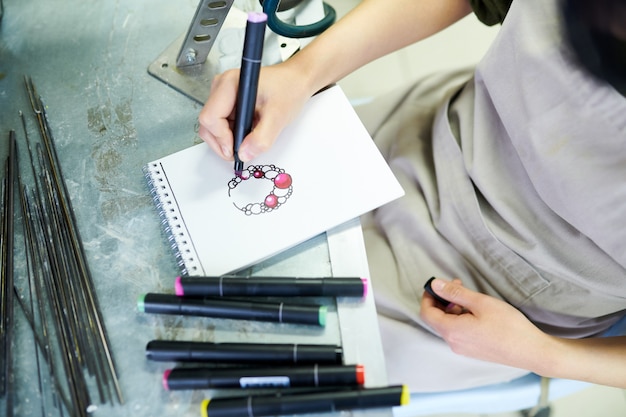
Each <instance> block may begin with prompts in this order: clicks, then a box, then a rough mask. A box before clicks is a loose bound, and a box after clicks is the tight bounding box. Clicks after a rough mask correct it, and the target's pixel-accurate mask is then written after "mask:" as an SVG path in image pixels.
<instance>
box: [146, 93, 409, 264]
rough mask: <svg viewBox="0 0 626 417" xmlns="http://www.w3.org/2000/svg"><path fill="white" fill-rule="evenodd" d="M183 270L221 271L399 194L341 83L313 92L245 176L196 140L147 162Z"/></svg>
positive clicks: (250, 261) (252, 260)
mask: <svg viewBox="0 0 626 417" xmlns="http://www.w3.org/2000/svg"><path fill="white" fill-rule="evenodd" d="M145 171H146V176H147V178H148V180H149V181H150V183H151V184H152V192H153V195H154V198H155V201H156V202H157V204H158V206H159V208H160V210H161V215H162V216H163V217H164V224H166V227H167V229H168V232H169V234H170V239H172V241H173V242H175V246H176V249H177V250H178V254H177V256H178V257H179V263H180V264H181V268H182V272H183V274H185V275H224V274H227V273H230V272H234V271H237V270H239V269H242V268H244V267H247V266H250V265H253V264H255V263H257V262H260V261H262V260H264V259H266V258H268V257H270V256H272V255H275V254H277V253H279V252H281V251H283V250H286V249H288V248H291V247H293V246H295V245H297V244H299V243H301V242H304V241H305V240H307V239H309V238H312V237H314V236H316V235H318V234H320V233H323V232H325V231H326V230H328V229H331V228H333V227H335V226H338V225H340V224H342V223H344V222H346V221H348V220H351V219H353V218H355V217H358V216H360V215H361V214H364V213H365V212H368V211H370V210H373V209H375V208H377V207H379V206H381V205H383V204H385V203H387V202H389V201H392V200H394V199H396V198H398V197H400V196H402V195H403V194H404V191H403V190H402V188H401V186H400V184H399V183H398V181H397V180H396V179H395V177H394V176H393V174H392V173H391V170H390V169H389V167H388V165H387V163H386V162H385V160H384V159H383V157H382V155H381V154H380V152H379V151H378V148H376V146H375V144H374V142H373V141H372V139H371V137H370V136H369V134H368V133H367V131H366V129H365V127H364V126H363V124H362V123H361V121H360V120H359V118H358V117H357V115H356V113H355V112H354V110H353V108H352V106H351V104H350V102H349V101H348V99H347V98H346V96H345V95H344V93H343V91H342V90H341V88H340V87H338V86H335V87H332V88H330V89H328V90H326V91H324V92H322V93H320V94H318V95H316V96H314V97H312V98H311V99H310V100H309V102H308V103H307V105H306V106H305V108H304V109H303V111H302V113H301V115H300V116H299V117H298V118H297V119H296V120H294V121H293V122H292V123H291V124H290V125H289V126H287V127H286V128H285V130H284V131H283V132H282V133H281V134H280V136H279V137H278V138H277V140H276V143H275V144H274V146H273V147H272V148H271V149H270V150H269V151H268V152H266V153H265V154H263V155H262V156H259V157H258V158H256V159H255V160H254V161H252V162H251V164H249V165H247V166H246V168H245V169H244V172H243V174H242V178H239V177H236V176H235V175H234V173H233V162H228V161H224V160H222V159H220V158H219V157H217V156H216V155H215V154H214V153H213V152H212V151H211V150H210V149H209V147H208V146H207V145H206V144H204V143H202V144H199V145H195V146H193V147H191V148H188V149H185V150H182V151H180V152H177V153H174V154H171V155H169V156H166V157H164V158H162V159H159V160H157V161H154V162H151V163H149V164H148V165H146V167H145Z"/></svg>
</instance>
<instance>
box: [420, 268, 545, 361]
mask: <svg viewBox="0 0 626 417" xmlns="http://www.w3.org/2000/svg"><path fill="white" fill-rule="evenodd" d="M432 288H433V290H434V291H435V292H436V293H437V294H438V295H440V296H441V297H442V298H444V299H446V300H448V301H450V302H451V303H452V304H451V306H452V307H448V308H447V309H443V308H442V307H441V305H440V304H438V303H437V302H436V301H435V299H434V298H433V297H432V296H431V295H430V294H428V293H426V292H425V293H424V296H423V297H422V304H421V313H420V315H421V317H422V319H423V320H424V321H425V322H426V323H427V324H428V325H430V326H431V327H432V328H433V329H434V330H435V331H436V332H437V333H438V334H439V335H440V336H441V337H442V338H443V339H444V340H445V341H446V342H447V343H448V344H449V345H450V348H451V349H452V350H453V351H454V352H455V353H458V354H460V355H464V356H469V357H472V358H476V359H481V360H485V361H490V362H497V363H500V364H504V365H509V366H515V367H518V368H522V369H529V370H532V369H534V368H535V367H536V366H537V365H538V361H540V360H541V359H540V358H541V357H542V355H541V354H540V352H541V350H542V348H543V346H544V344H545V343H548V342H549V339H550V337H549V336H548V335H546V334H545V333H543V332H542V331H540V330H539V329H538V328H537V327H535V326H534V325H533V324H532V323H531V322H530V321H529V320H528V319H527V318H526V317H525V316H524V315H523V314H522V313H521V312H520V311H518V310H517V309H516V308H514V307H513V306H511V305H510V304H508V303H506V302H504V301H501V300H499V299H497V298H494V297H490V296H488V295H485V294H481V293H478V292H475V291H472V290H469V289H467V288H464V287H463V286H462V285H460V283H458V282H449V281H444V280H442V279H436V280H435V281H433V283H432ZM521 347H523V348H521Z"/></svg>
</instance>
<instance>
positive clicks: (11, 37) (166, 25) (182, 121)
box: [0, 0, 390, 417]
mask: <svg viewBox="0 0 626 417" xmlns="http://www.w3.org/2000/svg"><path fill="white" fill-rule="evenodd" d="M197 4H198V3H197V1H196V0H180V1H171V0H151V1H148V0H128V1H120V0H116V1H95V0H53V1H45V2H44V1H34V0H30V1H23V0H4V17H3V20H2V24H1V27H0V134H1V135H2V138H6V137H7V135H8V131H9V130H10V129H14V130H15V131H16V132H17V136H18V143H20V146H21V148H20V149H21V151H22V152H23V148H24V146H23V140H22V138H23V133H22V127H21V121H20V117H19V113H18V112H19V111H22V112H24V113H27V112H29V107H28V101H27V97H26V93H25V90H24V87H23V81H22V80H23V77H24V76H25V75H26V76H30V77H32V80H33V82H34V84H35V86H36V88H37V90H38V92H39V94H40V95H41V96H42V98H43V100H44V102H45V104H46V111H47V114H48V118H49V123H50V126H51V129H52V133H53V135H54V138H55V143H56V146H57V150H58V153H59V159H60V162H61V165H62V168H63V174H64V177H65V181H66V184H67V187H68V189H69V193H70V195H71V198H72V204H73V207H74V211H75V215H76V218H77V223H78V227H79V230H80V233H81V237H82V240H83V244H84V248H85V251H86V255H87V259H88V262H89V267H90V270H91V271H92V275H93V280H94V284H95V290H96V294H97V297H98V300H99V303H100V306H101V309H102V315H103V318H104V324H105V326H106V328H107V331H108V334H109V338H110V342H111V348H112V353H113V357H114V360H115V363H116V367H117V370H118V373H119V378H120V379H119V380H120V386H121V391H122V394H123V396H124V403H123V404H121V405H119V404H113V405H109V404H99V403H98V404H96V405H97V406H98V408H97V409H96V410H95V412H94V413H93V415H95V416H131V415H132V416H134V417H148V416H157V415H158V416H198V415H199V407H200V402H201V401H202V399H204V398H205V397H206V396H208V395H209V393H208V392H204V391H191V392H185V391H178V392H176V391H175V392H168V391H165V390H164V389H163V387H162V386H161V378H162V373H163V371H164V370H165V369H167V368H170V367H172V365H173V364H171V363H154V362H149V361H148V360H146V359H145V345H146V343H147V342H148V341H150V340H152V339H179V340H204V341H215V342H231V341H238V342H257V341H261V342H267V343H287V342H298V343H319V344H327V343H336V344H341V345H342V347H343V349H344V355H345V363H347V364H356V363H360V364H363V365H364V366H365V371H366V385H367V386H372V387H373V386H383V385H386V383H387V381H386V374H385V369H384V362H383V357H382V348H381V343H380V336H379V333H378V326H377V318H376V312H375V307H374V304H373V297H372V293H371V291H370V292H369V295H368V297H367V298H366V299H365V300H364V301H360V300H347V299H346V300H343V299H340V300H337V301H335V300H330V301H329V300H323V301H324V302H326V303H329V306H330V307H329V310H330V315H329V318H328V324H327V325H326V327H324V328H321V327H320V328H312V327H311V326H297V325H286V324H272V323H260V322H247V321H237V320H225V319H223V320H216V319H206V318H181V317H177V316H167V317H164V316H158V315H149V314H143V313H140V312H138V311H137V298H138V296H140V295H141V294H144V293H147V292H172V291H173V281H174V278H175V277H176V275H177V274H178V268H177V265H176V262H175V259H174V257H173V255H172V252H171V251H170V248H169V247H168V244H167V241H166V240H165V238H164V235H163V233H162V230H161V225H160V219H159V217H158V214H157V212H156V210H155V207H154V205H153V202H152V200H151V198H150V194H149V191H148V188H147V185H146V182H145V179H144V177H143V173H142V167H143V166H144V165H145V164H146V163H147V162H149V161H152V160H155V159H157V158H160V157H162V156H164V155H167V154H169V153H172V152H175V151H178V150H180V149H184V148H187V147H189V146H191V145H193V144H195V143H197V142H198V141H199V140H198V138H197V135H196V132H197V115H198V113H199V111H200V108H201V105H200V104H198V103H197V102H195V101H193V100H191V99H189V98H188V97H186V96H184V95H182V94H180V93H178V92H176V91H174V90H173V89H171V88H169V87H168V86H166V85H165V84H163V83H162V82H160V81H159V80H157V79H155V78H153V77H151V76H150V75H149V74H148V72H147V68H148V66H149V65H150V64H151V63H152V62H153V61H154V60H155V59H156V58H157V57H158V56H159V54H161V53H162V51H163V50H164V49H165V48H166V47H167V46H168V45H169V44H170V43H171V42H172V41H174V40H175V39H177V38H178V37H179V36H180V35H181V34H182V33H184V32H185V31H186V29H187V27H188V26H189V23H190V21H191V19H192V17H193V15H194V12H195V10H196V7H197ZM30 134H32V135H35V134H36V131H35V130H32V131H31V132H30ZM0 143H1V145H0V146H1V148H0V155H2V158H3V160H4V158H5V155H6V153H7V146H6V143H7V141H6V140H4V139H3V140H2V141H1V142H0ZM17 242H18V243H17V244H18V245H19V244H20V243H19V242H20V240H19V238H18V241H17ZM17 267H18V268H19V267H23V262H18V263H17ZM245 272H246V273H251V274H256V275H264V274H275V275H285V276H288V275H296V274H297V275H300V276H345V275H357V276H365V275H367V273H368V269H367V259H366V256H365V250H364V246H363V241H362V235H361V229H360V224H359V221H358V219H355V220H354V221H352V222H349V223H347V224H345V225H342V226H339V227H337V228H336V229H334V230H332V231H329V232H328V233H325V234H322V235H320V236H317V237H315V238H313V239H311V240H309V241H307V242H305V243H303V244H301V245H299V246H297V247H295V248H293V249H291V250H289V251H287V252H285V253H283V254H281V255H278V256H276V257H274V258H272V259H270V260H268V261H265V262H263V263H261V264H259V265H257V266H254V267H253V268H251V269H250V270H249V271H245ZM19 279H21V278H20V277H19V276H18V277H17V278H16V280H19ZM15 314H16V319H17V323H16V341H15V344H16V349H15V352H16V353H15V355H16V363H15V369H14V370H15V378H16V393H15V395H16V397H15V398H16V408H15V415H17V416H24V417H26V416H31V415H32V416H35V415H41V401H40V399H39V395H38V382H37V376H36V373H35V370H34V359H33V358H34V356H33V352H32V349H29V346H30V347H31V348H32V344H33V342H32V336H31V335H30V330H29V329H28V326H27V325H26V324H25V321H24V320H23V319H22V318H21V314H20V312H19V309H17V307H16V313H15ZM94 397H96V396H94ZM0 407H2V408H1V409H2V410H3V411H4V403H2V402H0ZM361 413H364V414H365V415H387V414H389V413H390V411H389V410H371V411H367V412H359V413H357V414H361ZM46 415H51V416H55V415H59V414H58V411H57V410H56V409H54V407H53V406H52V404H46Z"/></svg>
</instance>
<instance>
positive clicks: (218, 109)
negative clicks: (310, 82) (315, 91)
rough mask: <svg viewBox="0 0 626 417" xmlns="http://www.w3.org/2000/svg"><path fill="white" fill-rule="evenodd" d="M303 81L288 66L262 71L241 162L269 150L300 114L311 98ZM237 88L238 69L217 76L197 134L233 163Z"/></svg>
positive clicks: (200, 118) (298, 74) (203, 109)
mask: <svg viewBox="0 0 626 417" xmlns="http://www.w3.org/2000/svg"><path fill="white" fill-rule="evenodd" d="M302 81H303V79H302V75H301V74H300V73H299V72H298V71H295V70H294V69H292V68H291V67H290V66H289V65H286V63H282V64H278V65H275V66H271V67H264V68H262V69H261V74H260V76H259V87H258V91H257V100H256V108H255V117H254V121H253V125H252V131H251V132H250V134H248V136H246V137H245V138H244V141H243V143H242V144H241V146H240V148H239V158H240V159H241V160H242V161H244V162H248V161H250V160H251V159H253V158H254V157H256V156H258V155H260V154H261V153H263V152H265V151H267V150H268V149H269V148H270V147H271V146H272V144H273V143H274V141H275V140H276V138H277V136H278V135H279V133H280V132H281V131H282V130H283V128H284V127H285V126H286V125H287V124H288V123H289V122H290V121H291V120H292V119H294V118H295V116H296V115H297V114H298V113H299V112H300V109H301V108H302V106H303V105H304V103H305V102H306V101H307V100H308V99H309V98H310V97H311V95H312V92H309V91H307V90H306V88H305V86H304V83H303V82H302ZM238 85H239V70H229V71H226V72H224V73H223V74H220V75H218V76H216V77H215V78H214V79H213V83H212V85H211V94H210V96H209V98H208V100H207V101H206V103H205V105H204V107H203V108H202V110H201V112H200V115H199V118H198V119H199V122H200V128H199V130H198V135H199V136H200V137H201V138H202V139H203V140H204V141H205V142H206V143H207V144H208V145H209V146H210V147H211V149H212V150H213V151H214V152H215V153H216V154H217V155H219V156H220V157H221V158H223V159H225V160H233V131H232V127H233V122H234V114H235V105H236V101H237V87H238Z"/></svg>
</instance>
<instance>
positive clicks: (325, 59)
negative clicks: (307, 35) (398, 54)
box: [287, 0, 471, 93]
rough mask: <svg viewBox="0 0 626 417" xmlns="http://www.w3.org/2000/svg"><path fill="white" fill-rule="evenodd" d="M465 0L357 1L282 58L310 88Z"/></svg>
mask: <svg viewBox="0 0 626 417" xmlns="http://www.w3.org/2000/svg"><path fill="white" fill-rule="evenodd" d="M470 11H471V7H470V5H469V2H468V1H467V0H394V1H389V0H363V1H362V2H361V3H360V4H359V5H358V6H357V7H356V8H355V9H354V10H352V11H351V12H350V13H348V14H347V15H346V16H345V17H344V18H343V19H341V20H340V21H338V22H337V23H336V24H334V25H333V26H331V27H330V28H329V29H328V30H326V31H325V32H324V33H323V34H322V35H320V36H319V37H318V38H316V39H315V40H314V41H313V42H311V44H309V45H308V46H307V47H305V48H304V49H303V50H302V51H300V52H299V53H297V54H296V55H295V56H294V57H293V58H291V59H290V60H288V61H287V65H289V66H291V67H292V68H293V69H294V71H297V73H299V74H301V75H303V76H304V79H305V83H306V86H307V89H308V90H309V91H310V92H311V93H314V92H315V91H318V90H319V89H321V88H323V87H325V86H327V85H329V84H332V83H334V82H336V81H339V80H340V79H341V78H343V77H344V76H346V75H348V74H349V73H351V72H352V71H354V70H356V69H357V68H359V67H361V66H363V65H365V64H367V63H368V62H371V61H373V60H375V59H377V58H380V57H382V56H384V55H386V54H389V53H391V52H393V51H396V50H398V49H400V48H403V47H405V46H407V45H410V44H412V43H415V42H417V41H419V40H421V39H425V38H427V37H429V36H431V35H433V34H435V33H437V32H439V31H441V30H442V29H444V28H446V27H448V26H450V25H451V24H453V23H454V22H456V21H458V20H459V19H461V18H462V17H464V16H466V15H467V14H468V13H470Z"/></svg>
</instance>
